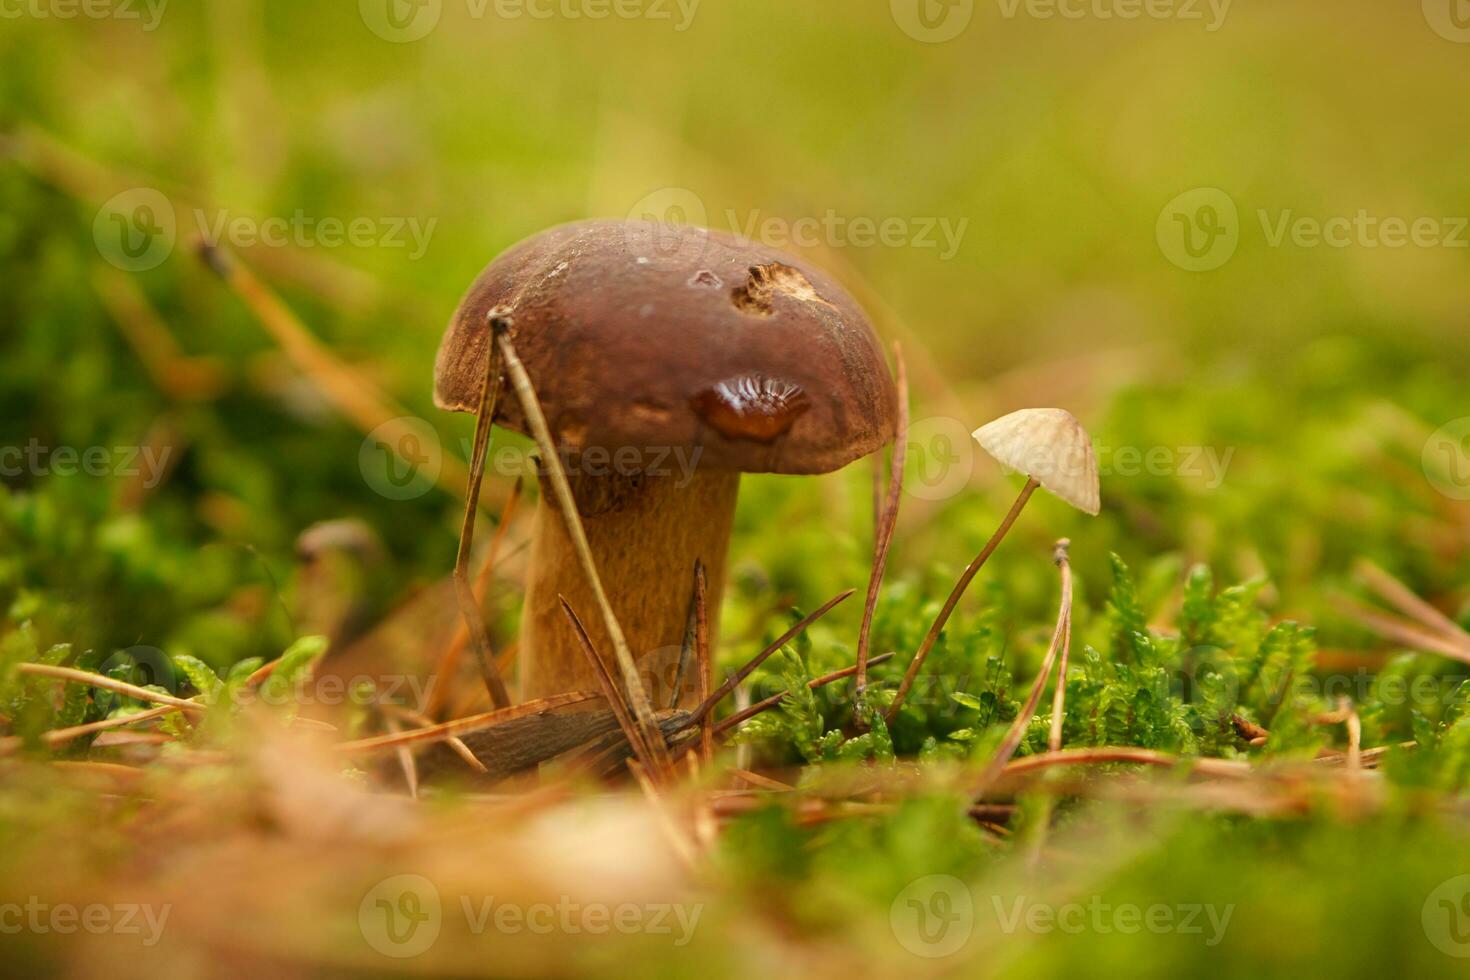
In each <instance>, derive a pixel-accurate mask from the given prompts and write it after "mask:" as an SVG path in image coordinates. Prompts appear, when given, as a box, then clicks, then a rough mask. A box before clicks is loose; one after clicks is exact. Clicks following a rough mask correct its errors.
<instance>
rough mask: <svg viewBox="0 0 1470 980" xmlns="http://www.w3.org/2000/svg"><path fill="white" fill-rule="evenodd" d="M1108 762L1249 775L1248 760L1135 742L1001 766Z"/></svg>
mask: <svg viewBox="0 0 1470 980" xmlns="http://www.w3.org/2000/svg"><path fill="white" fill-rule="evenodd" d="M1107 762H1136V763H1139V764H1141V765H1146V766H1161V767H1163V768H1173V767H1174V766H1179V765H1189V766H1192V767H1193V768H1194V771H1195V772H1198V773H1200V774H1202V775H1214V776H1249V775H1250V773H1251V766H1250V763H1248V762H1237V761H1235V760H1233V759H1210V758H1203V757H1191V756H1182V755H1174V754H1172V753H1169V752H1158V751H1155V750H1154V749H1136V748H1133V747H1131V746H1101V747H1098V748H1081V749H1062V750H1061V751H1060V752H1043V753H1040V754H1038V755H1028V756H1025V757H1023V758H1020V759H1015V760H1012V761H1011V762H1008V763H1007V764H1006V765H1005V768H1004V769H1002V770H1001V774H1000V775H1001V776H1002V777H1005V776H1016V775H1020V774H1022V773H1028V772H1034V771H1036V770H1038V769H1046V768H1048V767H1051V766H1078V765H1097V764H1101V763H1107Z"/></svg>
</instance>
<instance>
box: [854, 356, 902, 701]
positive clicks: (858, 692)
mask: <svg viewBox="0 0 1470 980" xmlns="http://www.w3.org/2000/svg"><path fill="white" fill-rule="evenodd" d="M893 360H894V374H895V376H896V378H897V384H898V427H897V429H896V433H897V434H896V435H895V436H894V439H893V459H892V462H891V463H890V464H889V474H888V498H887V500H886V501H884V504H883V509H882V511H881V517H880V518H879V521H878V525H877V528H878V530H877V540H876V542H875V544H874V548H873V570H872V572H871V573H869V575H868V594H867V598H866V600H865V601H864V603H863V624H862V627H861V628H860V629H859V630H858V645H857V680H856V682H855V683H854V684H853V706H854V708H856V707H857V706H858V705H860V704H861V703H862V701H863V698H864V697H865V696H866V695H867V692H868V647H869V644H870V643H871V641H872V637H873V614H874V612H875V611H876V610H877V608H878V590H879V589H881V588H882V586H883V572H884V570H885V569H886V568H887V567H888V548H889V546H890V545H891V544H892V543H893V531H894V528H895V527H897V525H898V504H899V497H900V494H901V493H902V492H903V464H904V450H905V449H906V447H907V444H908V427H909V380H908V372H907V370H906V369H905V367H904V362H903V351H902V349H901V348H900V347H899V346H898V344H894V345H893ZM875 490H876V487H875ZM854 716H855V718H856V720H857V723H858V725H860V726H864V725H865V722H864V720H863V717H862V713H861V712H859V711H855V712H854Z"/></svg>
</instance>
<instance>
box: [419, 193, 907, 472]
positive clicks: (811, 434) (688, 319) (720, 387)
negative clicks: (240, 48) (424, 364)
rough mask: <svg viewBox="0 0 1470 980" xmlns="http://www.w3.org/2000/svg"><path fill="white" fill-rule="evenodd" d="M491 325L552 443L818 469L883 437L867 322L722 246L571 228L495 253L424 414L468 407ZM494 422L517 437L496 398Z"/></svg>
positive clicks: (856, 309) (704, 235) (872, 447)
mask: <svg viewBox="0 0 1470 980" xmlns="http://www.w3.org/2000/svg"><path fill="white" fill-rule="evenodd" d="M491 315H495V316H505V317H508V318H509V320H510V323H511V327H510V330H511V338H512V340H513V342H514V344H515V347H516V351H517V353H518V354H519V356H520V358H521V360H522V361H523V362H524V364H525V366H526V370H527V373H528V374H529V375H530V377H531V381H532V384H533V385H534V386H535V389H536V393H537V395H538V396H539V397H540V400H541V404H542V407H543V409H544V411H545V413H546V417H547V421H548V423H549V425H550V427H551V431H552V434H553V437H554V439H555V441H556V443H557V445H558V447H559V448H563V449H568V450H573V451H576V450H587V449H590V448H592V447H601V448H602V449H604V450H606V451H608V452H616V451H618V450H620V449H621V450H624V453H625V458H626V454H627V451H628V447H632V448H633V449H635V450H637V451H638V452H639V453H640V454H641V456H642V459H643V461H644V463H648V464H651V463H653V462H655V461H656V458H663V459H664V460H665V463H664V465H674V464H675V460H672V459H669V453H670V451H673V450H678V451H680V452H684V453H686V454H687V453H689V452H691V451H695V450H697V451H698V455H697V456H696V457H690V456H688V455H686V456H685V457H684V459H685V460H690V461H692V463H693V464H694V465H697V466H700V467H710V468H713V469H726V470H741V471H745V472H755V473H825V472H827V471H830V470H835V469H838V468H840V467H842V466H845V465H846V464H848V463H849V462H851V461H853V460H854V459H857V458H859V457H861V456H866V455H868V454H869V453H872V452H874V451H876V450H877V449H878V448H879V447H881V446H882V445H883V444H884V443H886V442H887V441H888V440H889V439H891V438H892V437H893V430H894V424H895V417H896V414H897V397H896V394H895V391H894V385H893V380H892V377H891V376H890V374H889V372H888V365H887V362H886V361H885V360H884V357H883V352H882V349H881V347H880V346H879V343H878V339H877V336H876V335H875V333H874V331H873V327H872V325H871V324H870V323H869V322H868V318H867V316H866V315H865V314H864V313H863V310H862V308H861V307H860V306H859V305H858V304H857V301H856V300H854V299H853V298H852V297H851V296H850V295H848V293H847V292H846V290H844V289H843V288H842V287H841V286H839V285H838V284H837V283H836V281H834V280H833V279H832V278H831V277H829V276H827V275H826V274H825V273H823V272H822V271H821V270H820V269H817V268H815V267H814V266H811V265H808V264H807V263H805V262H802V261H801V260H800V259H797V258H794V257H792V256H790V255H786V254H785V253H783V252H780V251H777V250H775V249H772V248H767V247H766V246H764V245H760V244H757V243H754V242H750V241H747V240H745V239H743V238H740V237H738V236H735V235H731V234H727V233H725V232H720V231H712V230H708V229H705V228H697V227H693V226H671V225H664V224H658V223H655V222H647V221H612V220H599V221H580V222H575V223H573V224H567V225H561V226H559V227H556V228H551V229H548V230H546V231H543V232H541V233H540V234H537V235H534V236H532V237H531V238H528V239H526V240H525V241H523V242H521V243H519V244H517V245H514V246H512V247H511V248H510V249H509V250H508V251H506V252H505V253H503V254H502V255H501V256H500V257H499V258H497V259H496V260H495V261H493V262H491V263H490V265H489V266H488V267H487V268H486V269H485V271H484V272H482V273H481V274H480V276H479V278H477V279H476V280H475V282H474V284H473V285H472V286H470V289H469V292H468V293H467V294H466V295H465V297H464V299H463V300H461V301H460V305H459V309H458V310H457V311H456V312H455V314H454V317H453V318H452V319H451V320H450V322H449V327H448V329H447V330H446V331H445V334H444V339H443V342H442V343H441V345H440V347H439V356H438V359H437V360H436V362H435V365H434V401H435V403H436V404H437V405H438V406H439V407H440V408H444V409H449V410H451V411H460V412H475V411H478V410H479V403H480V389H481V386H482V384H483V380H484V373H485V358H486V357H487V356H488V351H489V340H490V324H489V319H490V317H491ZM495 421H496V422H498V423H500V424H502V425H505V426H507V427H508V428H511V429H514V430H516V431H518V432H522V433H525V432H526V431H527V430H526V422H525V419H524V417H523V415H522V413H521V408H520V405H519V403H518V402H517V400H516V398H515V397H514V395H512V394H509V393H507V395H506V396H505V397H502V398H501V399H500V402H499V405H498V407H497V410H496V419H495Z"/></svg>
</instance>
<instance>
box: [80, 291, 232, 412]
mask: <svg viewBox="0 0 1470 980" xmlns="http://www.w3.org/2000/svg"><path fill="white" fill-rule="evenodd" d="M92 286H93V288H94V289H95V290H96V291H97V295H98V296H99V297H101V299H102V303H103V305H105V306H106V307H107V311H108V313H110V314H111V315H112V319H113V322H115V323H116V324H117V326H118V329H119V330H120V331H121V332H122V334H123V337H124V338H125V339H126V340H127V342H128V344H129V346H131V347H132V348H133V350H134V352H136V353H137V355H138V360H139V361H141V362H142V363H143V367H144V369H145V370H146V371H147V372H148V375H149V376H150V377H151V378H152V379H153V383H154V384H155V385H157V386H158V389H159V390H160V391H162V392H163V393H164V394H165V395H167V396H168V397H169V398H172V399H174V400H177V401H197V400H203V399H208V398H213V397H214V396H215V395H218V394H219V393H220V391H221V390H222V389H223V388H224V382H225V378H224V373H223V371H221V369H220V366H219V364H217V363H216V362H215V361H212V360H210V359H208V358H203V357H190V356H188V355H186V354H185V353H184V352H183V351H182V350H180V349H179V345H178V341H176V340H175V339H174V335H173V334H172V333H170V332H169V330H168V327H167V326H166V325H165V323H164V320H163V317H162V316H160V315H159V313H158V310H156V309H155V308H154V307H153V304H152V303H150V302H149V301H148V297H147V295H145V294H144V292H143V290H142V288H141V287H139V285H138V280H137V278H136V277H135V276H130V275H126V274H124V273H123V272H121V271H119V270H118V269H114V268H112V267H111V266H108V265H104V264H102V263H100V262H98V263H96V264H95V265H94V266H93V268H92Z"/></svg>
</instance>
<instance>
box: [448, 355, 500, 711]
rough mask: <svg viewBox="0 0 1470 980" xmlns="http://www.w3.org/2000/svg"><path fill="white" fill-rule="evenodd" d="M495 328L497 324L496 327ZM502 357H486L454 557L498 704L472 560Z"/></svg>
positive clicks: (468, 618) (463, 605)
mask: <svg viewBox="0 0 1470 980" xmlns="http://www.w3.org/2000/svg"><path fill="white" fill-rule="evenodd" d="M492 329H493V328H492ZM500 362H501V358H500V357H499V356H497V354H496V351H495V350H494V349H492V350H490V352H489V353H488V355H487V356H486V358H485V380H484V383H483V384H482V385H481V387H480V410H479V413H478V414H477V415H476V417H475V442H474V448H473V450H472V452H471V454H470V477H469V487H468V488H467V490H466V492H465V502H464V521H463V523H462V524H461V525H460V531H459V553H458V555H457V556H456V557H455V560H454V595H455V598H457V599H458V600H459V612H460V615H461V616H463V617H464V625H465V628H466V629H467V630H468V631H469V634H470V642H471V643H472V644H473V645H474V648H475V658H476V659H477V660H479V662H480V673H481V674H482V675H483V676H484V678H485V689H486V690H488V691H489V692H490V702H491V703H492V704H493V705H494V706H495V707H497V708H505V707H509V706H510V694H509V693H508V692H507V691H506V689H505V681H504V680H503V679H502V678H501V676H500V669H499V668H498V667H496V666H495V653H494V651H493V650H492V649H491V647H490V630H489V629H488V628H487V627H486V626H485V617H484V616H483V615H481V614H480V602H479V599H478V598H477V597H476V596H475V589H474V586H473V585H471V584H470V560H471V554H472V552H473V550H474V546H475V515H476V513H477V512H478V511H479V509H480V481H481V480H482V479H483V478H484V476H485V455H486V452H487V450H488V449H489V446H490V430H491V429H492V428H493V427H494V425H495V409H496V405H497V403H498V402H499V400H500V389H501V387H502V385H503V382H502V380H501V374H500Z"/></svg>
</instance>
